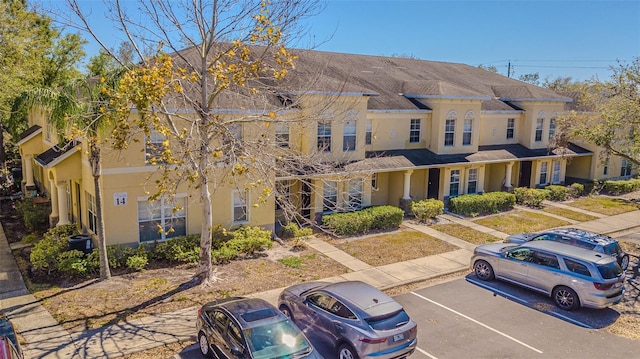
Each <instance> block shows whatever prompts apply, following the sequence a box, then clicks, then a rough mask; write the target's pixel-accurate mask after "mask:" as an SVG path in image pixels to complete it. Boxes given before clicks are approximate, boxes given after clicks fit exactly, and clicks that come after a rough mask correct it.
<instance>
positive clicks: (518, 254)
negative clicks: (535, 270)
mask: <svg viewBox="0 0 640 359" xmlns="http://www.w3.org/2000/svg"><path fill="white" fill-rule="evenodd" d="M507 257H509V258H511V259H516V260H519V261H530V260H531V249H529V248H518V249H515V250H512V251H511V252H509V253H508V254H507Z"/></svg>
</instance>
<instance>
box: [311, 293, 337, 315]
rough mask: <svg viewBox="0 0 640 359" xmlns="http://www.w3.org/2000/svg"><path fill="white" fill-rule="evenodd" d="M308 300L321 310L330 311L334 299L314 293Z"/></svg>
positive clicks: (323, 294)
mask: <svg viewBox="0 0 640 359" xmlns="http://www.w3.org/2000/svg"><path fill="white" fill-rule="evenodd" d="M307 300H308V301H309V302H310V303H311V304H313V305H315V306H316V307H318V308H320V309H324V310H326V311H329V308H330V307H331V304H332V303H333V302H334V299H333V298H331V297H330V296H329V295H327V294H325V293H313V294H311V295H309V296H308V297H307Z"/></svg>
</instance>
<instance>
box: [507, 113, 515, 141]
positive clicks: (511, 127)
mask: <svg viewBox="0 0 640 359" xmlns="http://www.w3.org/2000/svg"><path fill="white" fill-rule="evenodd" d="M515 132H516V119H515V118H509V119H507V140H511V139H513V136H514V135H515Z"/></svg>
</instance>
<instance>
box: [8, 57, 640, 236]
mask: <svg viewBox="0 0 640 359" xmlns="http://www.w3.org/2000/svg"><path fill="white" fill-rule="evenodd" d="M185 51H188V50H185ZM294 53H295V54H296V55H297V56H298V59H297V60H296V68H295V70H292V71H291V72H290V74H289V75H288V79H287V80H286V81H283V82H282V84H280V87H279V89H278V90H277V97H278V98H279V99H281V100H282V104H283V107H287V104H289V103H290V102H295V104H296V105H295V106H289V107H288V108H287V111H282V112H277V111H276V113H278V116H283V117H291V118H294V117H296V116H299V117H300V118H304V119H305V120H304V121H302V122H291V123H288V122H286V121H282V122H275V123H274V126H270V127H269V128H270V130H269V131H270V133H269V134H268V136H267V137H269V138H270V140H272V141H274V143H275V146H277V147H278V148H279V150H284V151H295V152H296V153H300V154H307V155H314V156H315V157H316V158H317V157H320V158H321V159H322V158H324V159H326V161H327V162H331V163H336V164H339V166H334V168H335V171H334V172H332V173H331V172H330V173H327V172H323V173H312V172H307V173H293V172H286V173H284V172H282V171H279V170H278V166H275V168H274V170H273V173H272V175H271V178H269V179H268V180H269V183H273V184H274V186H275V187H276V188H277V189H278V191H275V192H276V193H278V195H274V196H271V197H270V198H268V199H266V200H265V201H264V202H263V203H261V205H260V206H252V203H251V199H252V198H255V197H257V195H256V194H252V193H250V192H251V191H252V190H251V189H249V190H247V192H246V193H243V192H242V191H239V190H238V188H237V186H231V185H227V184H224V183H220V184H218V186H219V188H217V190H216V192H215V194H214V198H213V203H214V206H213V208H212V212H213V217H214V223H216V224H219V225H221V226H222V227H224V228H234V227H237V226H239V225H258V226H263V227H266V228H269V229H274V230H275V229H276V227H277V224H278V223H279V222H281V221H283V220H284V215H283V209H282V208H283V206H284V203H285V202H286V203H288V204H291V205H292V206H293V207H294V208H295V209H296V211H297V212H298V213H299V215H300V216H301V217H304V218H308V219H309V220H312V221H313V220H316V221H317V220H319V219H320V218H321V217H322V215H323V214H326V213H332V212H334V211H348V210H355V209H359V208H362V207H367V206H373V205H393V206H401V207H406V205H407V203H408V201H410V200H420V199H424V198H437V199H441V200H444V201H445V202H446V201H447V200H448V199H449V198H451V197H453V196H457V195H461V194H465V193H483V192H491V191H500V190H507V191H508V190H511V189H513V188H514V187H518V186H526V187H540V186H545V185H549V184H565V183H567V182H572V181H588V180H593V179H600V178H609V177H607V176H611V177H613V173H614V171H615V169H614V167H620V169H621V170H620V176H619V177H623V178H626V177H629V176H631V175H633V174H635V169H633V168H631V166H626V167H625V165H624V164H623V163H622V162H621V161H620V163H619V164H618V162H612V163H610V164H609V166H610V167H609V169H608V170H604V169H603V168H602V166H603V162H602V161H601V160H600V159H599V157H598V155H597V149H596V148H595V147H594V146H590V145H588V144H585V143H570V144H569V146H567V147H566V148H551V147H550V138H552V137H553V135H554V133H555V131H556V126H555V119H556V118H557V117H558V116H559V115H560V114H562V113H563V112H564V111H566V109H567V106H568V105H569V104H571V103H572V102H573V101H574V98H572V97H571V96H569V95H568V94H559V93H556V92H554V91H551V90H549V89H545V88H540V87H537V86H534V85H531V84H528V83H523V82H520V81H517V80H514V79H510V78H506V77H504V76H502V75H499V74H495V73H492V72H488V71H485V70H482V69H479V68H475V67H472V66H468V65H464V64H457V63H444V62H433V61H424V60H417V59H406V58H391V57H382V56H363V55H352V54H342V53H328V52H319V51H301V50H300V51H295V52H294ZM219 110H221V111H227V112H229V113H239V112H242V111H255V110H257V109H248V110H247V109H246V108H244V109H238V108H229V109H226V108H225V109H219ZM133 115H135V114H132V116H133ZM29 121H30V123H29V125H30V127H29V129H28V130H27V131H25V133H23V135H22V136H21V139H20V141H19V142H18V145H19V147H20V153H21V156H22V167H23V173H24V180H23V188H24V189H25V193H34V192H37V193H40V194H43V195H44V196H46V198H48V199H49V200H50V202H51V207H52V212H51V217H50V218H51V222H52V223H56V224H58V225H60V224H67V223H76V224H77V226H78V228H79V229H81V230H82V231H85V232H87V233H89V234H93V232H94V230H95V228H96V217H95V208H96V203H95V200H96V199H95V193H94V189H93V188H94V187H93V177H92V176H91V170H90V166H89V162H88V158H87V153H86V151H84V150H83V146H85V144H83V143H82V142H70V143H58V142H57V139H56V138H57V136H55V134H54V133H52V131H53V130H52V128H51V126H50V125H49V124H48V122H47V116H46V113H42V112H37V111H34V112H32V114H31V116H30V118H29ZM242 126H243V127H245V128H243V129H240V131H239V134H240V136H251V130H250V126H251V125H250V124H243V125H242ZM151 140H152V142H153V141H154V140H155V141H156V142H158V143H159V142H162V140H163V139H162V138H157V139H151ZM145 143H147V142H146V141H144V140H142V141H139V142H138V143H134V144H132V146H131V147H130V148H129V149H128V150H126V151H122V152H116V151H114V150H110V149H108V148H104V149H103V164H102V168H103V169H102V176H101V177H100V181H101V186H102V188H103V196H104V197H103V199H104V201H103V211H104V221H105V223H104V228H105V235H106V240H107V244H127V245H137V244H139V243H142V242H145V241H154V240H164V239H166V238H168V237H171V236H177V235H181V234H190V233H199V231H200V223H201V211H200V208H199V203H198V201H197V200H198V197H197V196H198V194H197V193H196V192H194V191H193V190H192V189H190V188H189V187H187V186H182V187H180V188H178V189H177V191H176V196H175V199H173V200H174V201H179V202H180V203H179V204H180V208H181V209H180V210H179V211H174V210H172V208H175V207H174V205H175V203H165V202H164V200H163V199H160V200H158V201H149V193H150V192H153V188H152V187H153V186H154V182H153V180H152V179H153V177H154V173H155V172H156V171H157V166H155V165H153V164H151V163H149V161H148V160H147V159H148V156H149V152H150V151H152V149H150V148H146V147H145V146H147V145H145ZM221 170H222V169H221ZM607 171H608V172H607ZM158 226H160V227H162V228H168V227H171V228H173V230H172V231H164V232H163V231H158V230H157V228H158Z"/></svg>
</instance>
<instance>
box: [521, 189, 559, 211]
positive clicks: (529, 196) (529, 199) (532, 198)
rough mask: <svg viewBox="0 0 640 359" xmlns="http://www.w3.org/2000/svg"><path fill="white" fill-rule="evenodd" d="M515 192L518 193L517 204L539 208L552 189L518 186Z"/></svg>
mask: <svg viewBox="0 0 640 359" xmlns="http://www.w3.org/2000/svg"><path fill="white" fill-rule="evenodd" d="M513 193H514V194H515V195H516V203H517V204H520V205H523V206H527V207H533V208H537V207H540V206H541V205H542V201H544V200H545V199H546V198H547V196H548V195H549V193H550V191H548V190H544V189H535V188H527V187H517V188H514V189H513Z"/></svg>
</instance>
